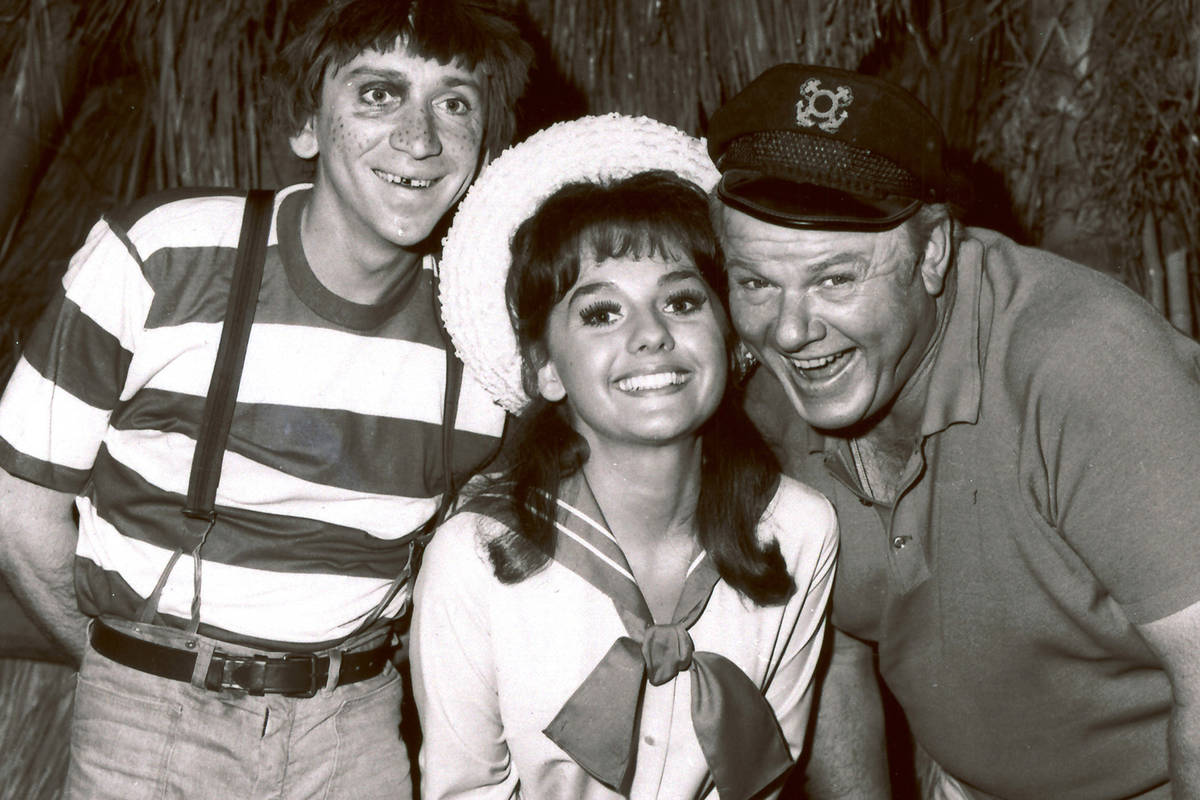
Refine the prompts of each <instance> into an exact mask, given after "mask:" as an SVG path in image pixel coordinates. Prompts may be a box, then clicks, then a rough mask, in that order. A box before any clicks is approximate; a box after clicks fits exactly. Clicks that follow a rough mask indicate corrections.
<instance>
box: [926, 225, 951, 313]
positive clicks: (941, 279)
mask: <svg viewBox="0 0 1200 800" xmlns="http://www.w3.org/2000/svg"><path fill="white" fill-rule="evenodd" d="M952 224H953V223H952V222H951V220H950V217H948V216H947V217H946V218H944V219H943V220H942V221H941V222H939V223H938V224H937V226H935V227H934V228H933V230H931V231H930V232H929V238H928V239H926V240H925V252H924V254H923V255H924V258H923V259H922V260H921V281H922V283H924V284H925V291H926V292H927V293H928V294H929V296H930V297H937V296H938V295H940V294H941V293H942V288H943V287H944V285H945V282H946V273H947V272H948V271H949V269H950V259H951V257H952V255H953V248H951V246H950V239H951V234H950V229H951V225H952Z"/></svg>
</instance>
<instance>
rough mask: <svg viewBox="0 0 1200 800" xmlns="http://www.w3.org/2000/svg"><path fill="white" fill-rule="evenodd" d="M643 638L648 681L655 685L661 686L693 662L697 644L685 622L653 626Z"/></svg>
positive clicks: (643, 658)
mask: <svg viewBox="0 0 1200 800" xmlns="http://www.w3.org/2000/svg"><path fill="white" fill-rule="evenodd" d="M642 637H643V638H642V660H643V661H645V662H646V680H648V681H649V682H650V684H651V685H652V686H662V685H663V684H664V683H666V682H667V681H669V680H671V679H672V678H674V677H675V676H676V675H678V674H679V673H681V672H683V671H684V670H685V669H687V668H688V667H690V666H691V665H692V653H694V652H695V650H696V647H695V645H693V644H692V637H691V636H690V635H689V634H688V632H687V629H686V628H684V627H683V625H681V624H679V623H673V624H671V625H650V626H647V628H646V630H645V632H644V633H643V634H642Z"/></svg>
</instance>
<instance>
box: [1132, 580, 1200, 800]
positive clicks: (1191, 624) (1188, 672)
mask: <svg viewBox="0 0 1200 800" xmlns="http://www.w3.org/2000/svg"><path fill="white" fill-rule="evenodd" d="M1137 628H1138V631H1139V632H1141V634H1142V637H1143V638H1144V639H1145V640H1146V643H1147V644H1148V645H1149V646H1150V649H1151V650H1153V651H1154V653H1155V654H1156V655H1157V656H1158V657H1159V660H1161V661H1162V666H1163V669H1164V670H1166V673H1167V676H1168V677H1169V678H1170V679H1171V692H1172V703H1171V724H1170V727H1169V728H1168V729H1167V745H1168V752H1169V757H1170V767H1171V795H1172V796H1173V797H1174V798H1175V799H1176V800H1196V799H1197V798H1200V603H1193V604H1192V605H1190V606H1188V607H1187V608H1185V609H1183V610H1182V611H1176V612H1175V613H1174V614H1171V615H1170V616H1167V617H1163V618H1162V619H1159V620H1155V621H1154V622H1148V623H1146V624H1144V625H1138V626H1137Z"/></svg>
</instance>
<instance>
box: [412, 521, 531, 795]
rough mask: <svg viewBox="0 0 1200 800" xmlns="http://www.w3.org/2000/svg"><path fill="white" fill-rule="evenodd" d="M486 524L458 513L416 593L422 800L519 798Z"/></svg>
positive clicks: (433, 549)
mask: <svg viewBox="0 0 1200 800" xmlns="http://www.w3.org/2000/svg"><path fill="white" fill-rule="evenodd" d="M483 519H484V518H482V517H479V516H477V515H475V514H471V513H460V514H458V515H456V516H454V517H451V518H450V520H449V521H448V522H447V523H446V524H445V525H444V526H443V527H442V528H441V529H440V530H439V531H438V533H437V535H436V536H435V537H434V539H433V542H432V543H431V544H430V546H429V549H428V551H427V552H426V554H425V559H424V562H423V563H422V566H421V572H420V574H419V575H418V577H417V584H416V589H415V593H414V612H413V628H412V637H411V644H412V674H413V694H414V697H415V699H416V703H417V709H418V711H419V712H420V716H421V731H422V743H421V756H420V764H421V795H422V797H424V798H429V799H430V800H435V799H436V798H472V799H473V800H476V799H477V800H483V799H484V798H487V799H488V800H499V799H500V798H513V797H519V781H518V779H517V774H516V770H515V768H514V767H513V765H512V759H511V757H510V755H509V750H508V746H507V744H506V742H505V736H504V726H503V723H502V721H501V718H500V708H499V702H498V697H497V689H496V670H495V663H494V660H493V658H492V644H491V632H490V629H489V628H490V625H489V622H488V602H487V596H488V591H489V587H492V586H495V585H496V583H497V582H496V579H495V577H494V576H493V575H492V574H491V571H490V566H489V565H488V564H487V563H485V561H484V560H483V558H485V557H484V556H481V554H480V552H479V551H478V549H477V546H476V528H477V525H478V524H479V522H480V521H481V520H483Z"/></svg>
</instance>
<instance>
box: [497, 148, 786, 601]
mask: <svg viewBox="0 0 1200 800" xmlns="http://www.w3.org/2000/svg"><path fill="white" fill-rule="evenodd" d="M511 249H512V257H513V261H512V268H511V270H510V271H509V275H508V281H507V286H506V296H507V302H508V308H509V315H510V317H511V319H512V324H513V328H514V330H515V331H516V333H517V340H518V344H519V345H520V348H521V353H522V357H523V361H524V374H523V379H524V383H525V385H526V391H527V392H528V393H529V395H530V397H533V398H536V399H535V400H534V401H533V402H532V404H531V405H530V407H529V408H528V409H526V410H525V412H524V413H522V414H521V415H520V417H519V418H518V419H517V421H516V425H515V426H514V431H513V436H514V438H513V440H512V441H511V442H510V445H509V447H507V448H506V451H507V452H508V453H510V454H511V455H510V458H509V463H508V467H507V468H506V469H505V470H504V471H503V472H502V473H501V474H499V475H498V476H497V477H495V478H494V479H493V480H491V481H489V482H488V483H487V485H486V487H485V488H484V489H483V490H482V491H481V492H480V494H479V496H478V497H477V498H476V500H475V501H473V504H476V503H477V504H479V505H476V506H475V507H476V508H481V509H482V510H484V512H485V513H488V514H489V515H491V516H495V517H498V518H500V519H502V520H504V521H505V522H506V523H507V524H509V525H510V526H511V531H510V532H508V533H506V534H504V535H502V536H499V537H496V538H493V539H491V540H489V542H488V552H489V557H490V559H491V562H492V567H493V570H494V572H495V574H496V577H497V578H498V579H499V580H500V581H502V582H505V583H515V582H518V581H521V580H524V579H525V578H527V577H528V576H530V575H531V574H533V573H534V572H536V571H538V570H540V569H541V568H542V567H544V566H545V565H546V564H547V563H548V562H549V560H550V559H551V558H552V556H553V553H554V541H555V529H554V524H553V521H554V518H555V516H556V501H557V498H558V496H559V488H560V486H561V485H562V482H563V481H565V480H566V479H568V478H570V477H571V476H572V475H574V474H576V473H577V472H578V471H579V470H580V469H581V468H582V467H583V465H584V463H586V461H587V458H588V447H587V443H586V442H585V440H584V438H583V437H582V436H580V435H579V434H578V433H577V432H576V431H575V430H574V429H573V428H572V427H571V423H570V420H569V418H568V416H567V412H566V410H565V408H564V404H563V403H548V402H546V401H545V400H544V399H541V398H540V397H539V396H538V392H537V385H536V368H537V366H538V365H539V364H540V363H541V362H542V360H543V359H544V352H545V335H546V327H547V321H548V319H549V316H550V313H551V311H552V310H553V309H554V307H555V305H557V304H558V302H559V301H560V300H562V299H563V297H565V296H566V294H567V292H568V291H569V290H570V288H571V287H572V286H573V285H574V284H575V281H576V279H577V278H578V276H579V267H580V262H581V260H582V259H583V258H584V257H589V258H594V259H596V260H597V261H604V260H607V259H612V258H625V257H632V258H647V257H651V256H657V257H660V258H664V259H667V260H690V261H692V262H693V263H694V264H695V265H696V267H697V268H698V270H699V271H700V274H701V275H702V276H703V278H704V279H705V280H706V281H707V282H708V283H709V285H710V286H711V287H712V289H713V290H714V292H715V293H716V294H717V295H718V296H721V297H724V295H725V273H724V268H723V264H722V258H721V251H720V247H719V245H718V243H717V238H716V235H715V234H714V232H713V228H712V222H711V221H710V219H709V214H708V200H707V196H706V195H705V193H704V192H703V191H701V190H700V188H699V187H697V186H696V185H694V184H692V183H690V182H688V181H685V180H683V179H682V178H679V177H678V176H676V175H675V174H673V173H669V172H660V171H651V172H643V173H639V174H636V175H633V176H632V177H628V178H624V179H618V180H611V181H605V182H602V183H588V182H583V183H572V184H569V185H567V186H564V187H562V188H561V189H559V190H558V191H556V192H555V193H554V194H553V195H551V196H550V197H549V198H548V199H546V200H545V201H544V202H543V203H542V204H541V206H540V207H539V208H538V210H537V211H536V212H535V213H534V214H533V216H531V217H530V218H529V219H527V220H526V221H525V222H523V223H522V224H521V226H520V227H519V228H518V229H517V232H516V233H515V234H514V236H513V240H512V247H511ZM721 316H722V314H721V313H718V317H721ZM733 344H734V334H733V332H732V327H731V326H729V325H728V322H726V351H727V355H730V354H731V353H732V349H733ZM700 436H701V479H700V494H699V498H698V500H697V505H696V517H695V518H696V528H697V535H698V538H699V541H700V545H701V546H702V547H703V548H704V549H705V551H706V552H707V553H708V554H709V556H710V557H711V558H712V559H713V563H714V564H715V566H716V568H717V571H718V573H720V575H721V577H722V578H723V579H724V580H725V581H726V582H727V583H728V584H729V585H730V586H732V587H733V588H734V589H736V590H737V591H739V592H741V593H742V594H743V595H745V596H746V597H748V598H749V599H751V600H752V601H754V602H756V603H760V604H769V603H780V602H783V601H784V600H786V599H787V598H788V597H789V596H790V595H791V593H792V592H793V591H794V590H795V584H794V583H793V582H792V579H791V576H790V575H789V574H788V571H787V565H786V564H785V562H784V560H783V556H782V554H781V553H780V551H779V543H778V542H775V541H771V542H766V543H762V542H760V541H759V540H758V534H757V527H758V521H759V519H760V518H761V517H762V514H763V512H764V511H765V510H766V507H767V505H768V504H769V503H770V501H771V498H772V497H773V496H774V494H775V490H776V488H777V487H778V483H779V463H778V461H777V460H776V458H775V456H774V455H773V454H772V452H771V450H770V448H768V447H767V445H766V443H765V442H764V441H763V439H762V437H761V436H760V435H759V433H758V431H757V430H756V429H755V428H754V426H753V424H752V423H751V422H750V420H749V418H748V417H747V416H746V413H745V411H744V410H743V409H742V395H741V391H740V388H739V387H738V386H737V384H736V382H735V381H733V380H730V381H729V382H728V383H727V384H726V389H725V393H724V395H723V396H722V398H721V402H720V404H719V405H718V407H717V410H716V411H715V412H714V413H713V416H712V417H711V418H709V420H708V421H706V422H705V423H704V425H703V426H701V429H700Z"/></svg>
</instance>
